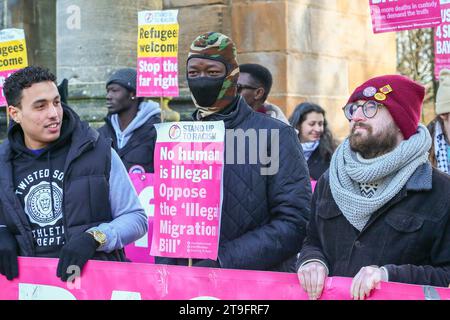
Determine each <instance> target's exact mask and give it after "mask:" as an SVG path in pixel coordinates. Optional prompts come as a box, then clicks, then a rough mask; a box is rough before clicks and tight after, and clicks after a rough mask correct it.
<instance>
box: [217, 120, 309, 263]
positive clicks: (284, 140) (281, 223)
mask: <svg viewBox="0 0 450 320" xmlns="http://www.w3.org/2000/svg"><path fill="white" fill-rule="evenodd" d="M278 132H279V137H278V138H279V141H276V137H272V140H273V141H272V144H273V143H278V142H279V152H278V157H277V158H276V154H272V155H271V156H272V163H271V165H272V166H274V162H273V161H274V159H275V161H278V168H276V169H277V170H274V172H275V173H274V174H273V175H269V176H268V179H267V186H266V192H267V199H268V205H269V211H270V212H269V216H270V220H269V221H268V223H267V224H265V225H263V226H261V227H259V228H257V229H254V230H252V231H250V232H246V233H245V234H243V235H242V236H241V237H239V238H237V239H234V240H232V241H230V242H227V243H226V244H224V245H223V246H221V250H219V262H220V265H221V266H222V267H223V268H233V269H256V270H268V269H270V268H272V267H274V266H276V265H278V264H280V263H282V262H283V261H284V260H286V259H288V258H290V257H291V256H293V255H295V254H296V253H298V252H299V250H300V248H301V245H302V242H303V239H304V237H305V234H306V224H307V222H308V219H309V213H310V200H311V183H310V179H309V172H308V167H307V164H306V161H305V158H304V156H303V153H302V151H301V150H302V149H301V146H300V143H299V141H298V138H297V136H296V134H295V131H294V129H293V128H292V127H283V128H282V129H280V130H279V131H278ZM272 151H273V152H274V153H277V152H276V150H275V149H274V148H273V147H272ZM272 169H275V167H272ZM270 171H273V170H270ZM272 173H273V172H272Z"/></svg>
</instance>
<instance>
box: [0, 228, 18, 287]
mask: <svg viewBox="0 0 450 320" xmlns="http://www.w3.org/2000/svg"><path fill="white" fill-rule="evenodd" d="M17 250H18V245H17V241H16V239H15V238H14V236H13V235H12V234H11V232H9V230H8V228H6V227H0V273H1V274H2V275H4V276H5V277H6V279H8V280H13V279H14V278H17V277H18V276H19V265H18V264H17Z"/></svg>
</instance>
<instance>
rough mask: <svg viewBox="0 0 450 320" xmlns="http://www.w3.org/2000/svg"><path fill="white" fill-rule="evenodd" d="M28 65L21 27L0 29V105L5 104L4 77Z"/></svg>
mask: <svg viewBox="0 0 450 320" xmlns="http://www.w3.org/2000/svg"><path fill="white" fill-rule="evenodd" d="M27 66H28V58H27V46H26V43H25V33H24V31H23V30H21V29H4V30H2V31H0V92H1V95H0V106H2V107H3V106H6V104H7V103H6V99H5V95H4V93H3V85H4V83H5V81H6V79H7V78H8V77H9V76H10V75H11V74H13V73H14V72H15V71H17V70H19V69H23V68H25V67H27Z"/></svg>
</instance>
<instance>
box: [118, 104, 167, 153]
mask: <svg viewBox="0 0 450 320" xmlns="http://www.w3.org/2000/svg"><path fill="white" fill-rule="evenodd" d="M159 113H161V108H160V107H159V104H157V103H156V102H153V101H147V102H142V103H141V104H140V105H139V110H138V113H137V114H136V117H135V118H134V119H133V121H131V123H130V124H129V125H128V127H126V129H125V130H124V131H122V130H120V125H119V116H118V115H117V114H113V115H112V116H111V124H112V126H113V128H114V131H115V132H116V138H117V148H119V149H122V148H123V147H125V145H126V144H127V142H128V140H130V138H131V136H132V135H133V132H134V131H136V130H137V129H139V128H140V127H142V126H143V125H144V124H145V123H146V122H147V120H148V119H150V118H151V117H153V116H154V115H157V114H159Z"/></svg>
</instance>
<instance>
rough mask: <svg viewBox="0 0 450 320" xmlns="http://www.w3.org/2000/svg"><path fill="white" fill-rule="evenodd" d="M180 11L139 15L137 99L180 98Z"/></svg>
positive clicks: (146, 12)
mask: <svg viewBox="0 0 450 320" xmlns="http://www.w3.org/2000/svg"><path fill="white" fill-rule="evenodd" d="M177 16H178V10H163V11H141V12H139V34H138V58H137V80H136V81H137V95H138V96H139V97H177V96H178V95H179V87H178V36H179V25H178V22H177Z"/></svg>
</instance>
